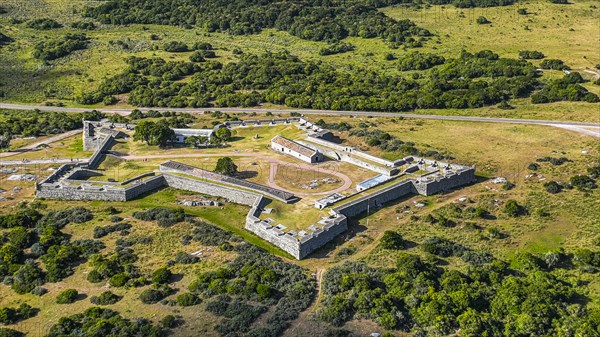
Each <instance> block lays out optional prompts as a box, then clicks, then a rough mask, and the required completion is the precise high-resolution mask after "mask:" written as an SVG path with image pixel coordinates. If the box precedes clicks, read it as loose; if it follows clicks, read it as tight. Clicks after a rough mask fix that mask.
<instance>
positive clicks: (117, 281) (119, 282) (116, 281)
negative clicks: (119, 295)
mask: <svg viewBox="0 0 600 337" xmlns="http://www.w3.org/2000/svg"><path fill="white" fill-rule="evenodd" d="M127 281H129V275H127V274H126V273H118V274H115V275H113V276H111V277H110V279H109V280H108V283H109V284H110V286H111V287H123V286H125V284H127Z"/></svg>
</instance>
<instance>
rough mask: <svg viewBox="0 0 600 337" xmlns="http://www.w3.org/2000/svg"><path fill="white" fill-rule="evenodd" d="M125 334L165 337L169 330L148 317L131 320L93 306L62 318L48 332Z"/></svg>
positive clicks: (54, 334)
mask: <svg viewBox="0 0 600 337" xmlns="http://www.w3.org/2000/svg"><path fill="white" fill-rule="evenodd" d="M105 335H106V336H108V335H113V336H123V337H134V336H144V337H164V336H166V335H167V331H165V330H164V329H163V328H161V327H158V326H154V325H152V322H151V321H150V320H147V319H143V318H138V319H136V321H135V322H131V321H129V320H127V319H125V318H123V317H122V316H121V315H120V314H119V313H118V312H116V311H114V310H110V309H103V308H99V307H92V308H89V309H86V310H85V311H84V312H82V313H79V314H76V315H72V316H68V317H63V318H61V319H60V320H59V321H58V323H56V324H55V325H53V326H52V327H51V328H50V330H49V331H48V333H47V335H46V336H47V337H61V336H105Z"/></svg>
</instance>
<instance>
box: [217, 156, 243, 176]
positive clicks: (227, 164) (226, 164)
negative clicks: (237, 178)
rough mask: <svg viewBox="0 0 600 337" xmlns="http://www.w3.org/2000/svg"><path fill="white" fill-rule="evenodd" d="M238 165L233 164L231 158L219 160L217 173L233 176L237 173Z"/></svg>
mask: <svg viewBox="0 0 600 337" xmlns="http://www.w3.org/2000/svg"><path fill="white" fill-rule="evenodd" d="M237 169H238V168H237V165H235V163H234V162H233V160H232V159H231V158H229V157H223V158H219V160H218V161H217V166H216V167H215V172H216V173H220V174H225V175H228V176H232V175H234V174H236V173H237Z"/></svg>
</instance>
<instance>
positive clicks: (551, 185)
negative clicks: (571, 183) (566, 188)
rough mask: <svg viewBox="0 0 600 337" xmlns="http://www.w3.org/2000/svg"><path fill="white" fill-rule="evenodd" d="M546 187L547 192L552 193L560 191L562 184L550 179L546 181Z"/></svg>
mask: <svg viewBox="0 0 600 337" xmlns="http://www.w3.org/2000/svg"><path fill="white" fill-rule="evenodd" d="M544 188H545V189H546V191H547V192H549V193H552V194H556V193H559V192H560V191H562V186H561V185H560V184H559V183H557V182H556V181H548V182H546V183H544Z"/></svg>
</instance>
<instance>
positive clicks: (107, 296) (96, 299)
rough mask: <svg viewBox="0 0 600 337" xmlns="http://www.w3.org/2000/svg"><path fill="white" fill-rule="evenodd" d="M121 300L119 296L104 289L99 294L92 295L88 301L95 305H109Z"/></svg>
mask: <svg viewBox="0 0 600 337" xmlns="http://www.w3.org/2000/svg"><path fill="white" fill-rule="evenodd" d="M120 300H121V296H119V295H115V294H113V293H112V292H110V291H105V292H103V293H102V294H100V296H92V298H90V302H92V303H93V304H96V305H111V304H115V303H117V302H119V301H120Z"/></svg>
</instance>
